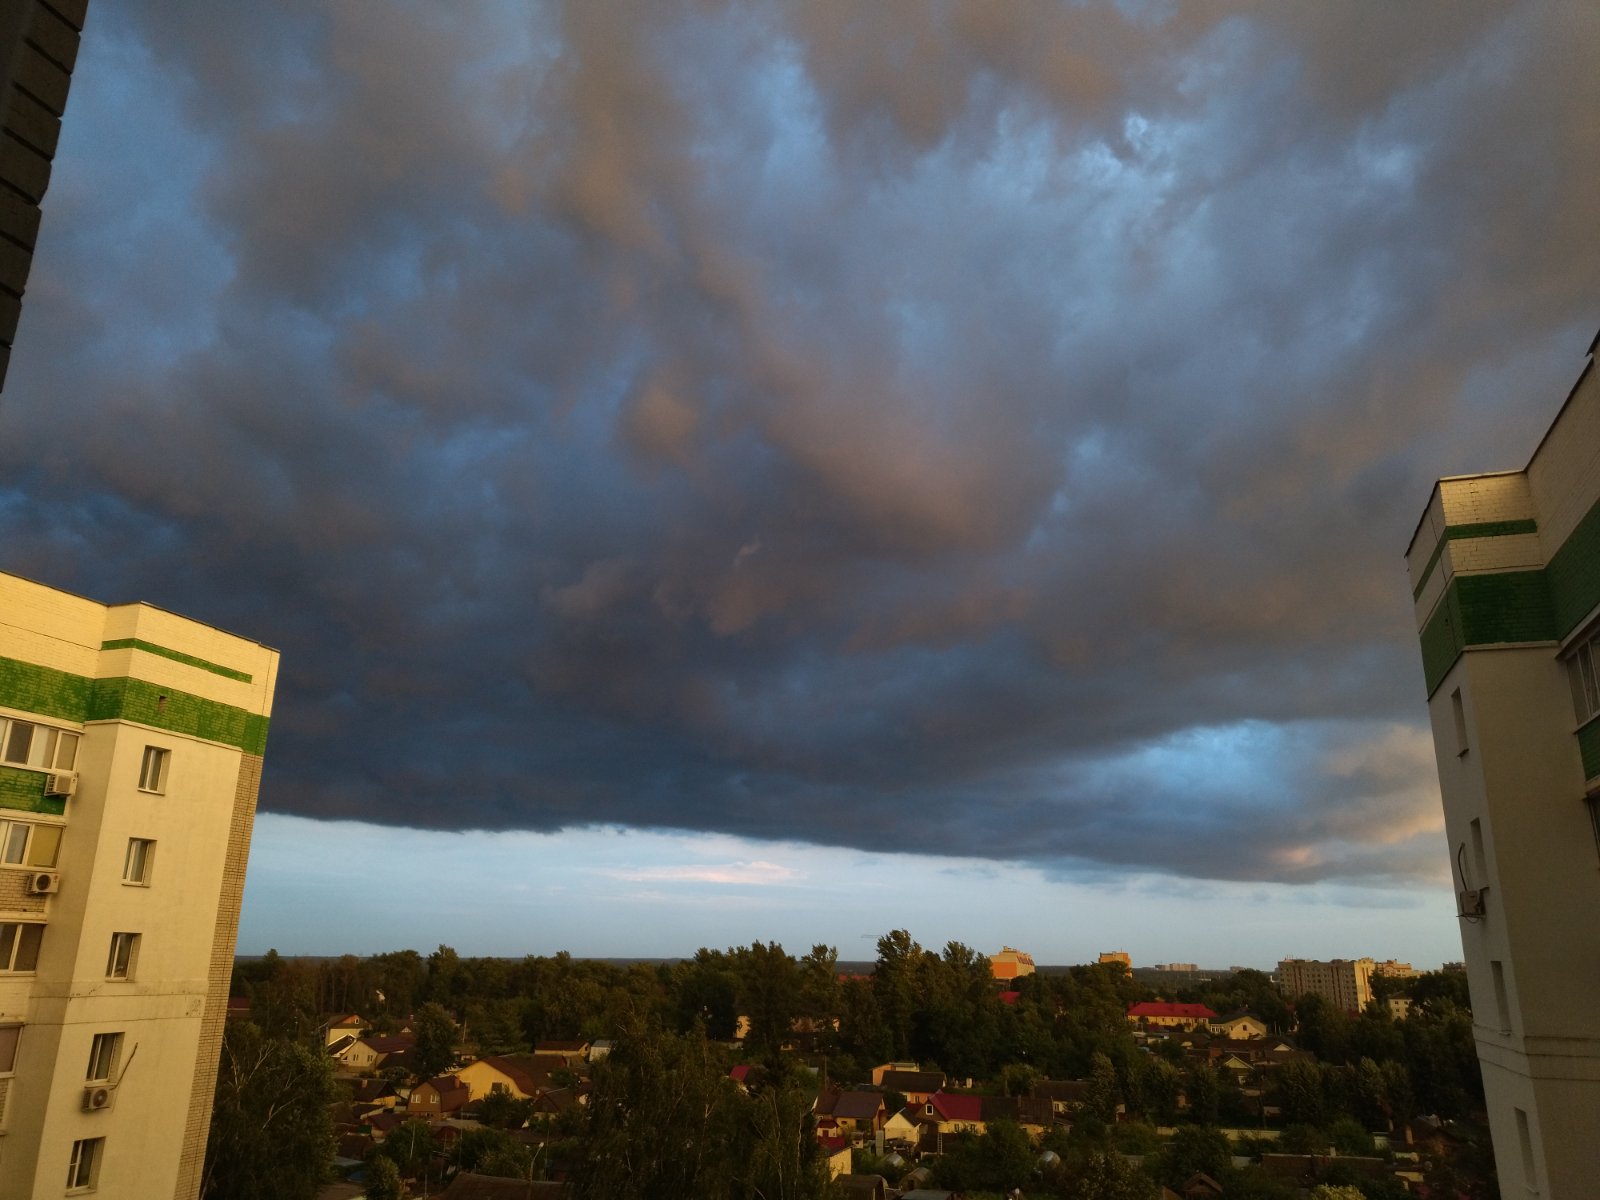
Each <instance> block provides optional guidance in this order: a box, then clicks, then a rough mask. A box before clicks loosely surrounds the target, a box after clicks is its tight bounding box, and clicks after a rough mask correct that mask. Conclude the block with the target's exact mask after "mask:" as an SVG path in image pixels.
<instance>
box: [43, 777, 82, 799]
mask: <svg viewBox="0 0 1600 1200" xmlns="http://www.w3.org/2000/svg"><path fill="white" fill-rule="evenodd" d="M77 790H78V777H77V776H76V775H75V774H73V773H72V772H71V771H52V772H50V774H48V775H46V776H45V777H44V794H45V795H46V796H70V795H72V794H73V793H74V792H76V791H77Z"/></svg>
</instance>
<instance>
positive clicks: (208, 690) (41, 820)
mask: <svg viewBox="0 0 1600 1200" xmlns="http://www.w3.org/2000/svg"><path fill="white" fill-rule="evenodd" d="M277 665H278V656H277V653H276V652H275V651H273V650H270V649H268V648H266V647H264V646H261V645H259V644H257V643H255V642H252V641H248V640H246V639H244V638H240V637H235V636H233V635H231V634H228V633H223V632H221V631H219V630H216V629H212V628H210V627H208V626H206V625H202V624H200V623H198V622H195V621H190V620H187V619H185V618H183V617H179V616H175V615H173V614H172V613H168V612H165V611H163V610H161V609H159V608H155V607H153V606H151V605H148V604H119V605H109V606H108V605H103V604H98V603H95V602H94V601H91V600H86V599H83V598H81V597H78V596H73V595H70V594H68V593H65V592H61V591H58V590H56V589H54V588H50V587H46V586H43V585H41V584H37V583H33V582H30V581H28V580H24V579H20V578H17V577H16V576H12V575H5V574H0V1200H43V1198H44V1197H52V1198H54V1197H60V1196H62V1195H63V1194H69V1193H71V1192H74V1191H76V1190H82V1189H88V1188H93V1189H94V1191H95V1195H96V1196H98V1197H106V1198H111V1197H121V1198H126V1200H150V1198H152V1197H167V1196H171V1197H174V1200H193V1198H194V1197H196V1196H197V1195H198V1193H199V1188H200V1176H201V1168H202V1165H203V1161H204V1153H205V1145H206V1137H207V1134H208V1132H209V1125H210V1115H211V1102H212V1095H213V1092H214V1089H215V1082H216V1072H217V1058H218V1053H219V1050H220V1047H221V1039H222V1027H223V1023H224V1019H225V1016H226V1010H227V994H228V982H229V975H230V972H231V968H232V964H233V954H234V943H235V940H236V936H237V933H238V923H239V905H240V901H241V899H242V896H243V890H244V873H245V864H246V860H247V858H248V855H249V846H250V833H251V827H252V824H253V822H254V817H255V807H256V797H257V790H258V787H259V784H260V778H261V755H262V750H263V748H264V745H265V741H266V733H267V726H268V721H269V718H270V716H271V705H272V693H273V688H274V686H275V683H276V676H277Z"/></svg>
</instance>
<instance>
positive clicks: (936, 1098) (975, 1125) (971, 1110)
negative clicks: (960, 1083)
mask: <svg viewBox="0 0 1600 1200" xmlns="http://www.w3.org/2000/svg"><path fill="white" fill-rule="evenodd" d="M983 1099H984V1098H983V1097H982V1096H966V1095H958V1094H955V1093H953V1092H935V1093H934V1094H933V1095H931V1096H929V1097H928V1099H927V1101H926V1103H924V1104H923V1106H922V1115H921V1116H920V1117H919V1118H918V1122H919V1124H921V1125H923V1126H924V1127H926V1126H929V1125H932V1126H933V1127H934V1128H936V1129H937V1130H938V1131H939V1133H941V1134H945V1133H982V1132H983V1131H984V1122H983Z"/></svg>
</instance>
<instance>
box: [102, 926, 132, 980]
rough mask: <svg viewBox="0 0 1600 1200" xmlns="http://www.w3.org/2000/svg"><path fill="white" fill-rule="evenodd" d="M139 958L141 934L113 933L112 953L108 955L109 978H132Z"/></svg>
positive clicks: (107, 972)
mask: <svg viewBox="0 0 1600 1200" xmlns="http://www.w3.org/2000/svg"><path fill="white" fill-rule="evenodd" d="M138 960H139V935H138V934H137V933H113V934H112V935H111V953H110V954H109V955H107V956H106V978H107V979H132V978H133V970H134V967H135V966H137V965H138Z"/></svg>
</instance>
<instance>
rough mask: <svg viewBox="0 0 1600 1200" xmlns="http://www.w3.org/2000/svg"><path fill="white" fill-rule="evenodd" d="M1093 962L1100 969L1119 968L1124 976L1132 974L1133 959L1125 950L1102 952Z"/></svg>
mask: <svg viewBox="0 0 1600 1200" xmlns="http://www.w3.org/2000/svg"><path fill="white" fill-rule="evenodd" d="M1095 961H1096V962H1097V963H1099V964H1100V965H1101V966H1102V967H1107V966H1112V967H1121V968H1122V973H1123V974H1124V975H1132V974H1133V959H1132V958H1131V957H1130V956H1129V954H1128V952H1127V951H1126V950H1102V951H1101V952H1100V957H1099V958H1098V959H1096V960H1095Z"/></svg>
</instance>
